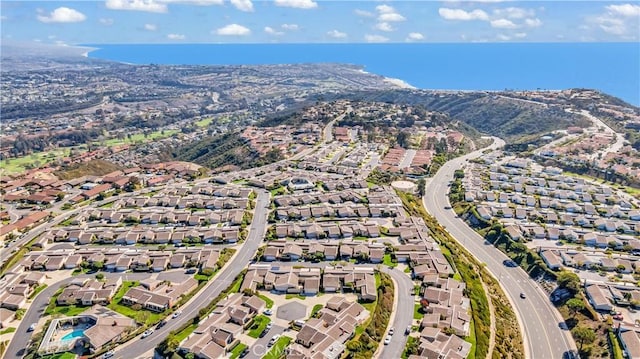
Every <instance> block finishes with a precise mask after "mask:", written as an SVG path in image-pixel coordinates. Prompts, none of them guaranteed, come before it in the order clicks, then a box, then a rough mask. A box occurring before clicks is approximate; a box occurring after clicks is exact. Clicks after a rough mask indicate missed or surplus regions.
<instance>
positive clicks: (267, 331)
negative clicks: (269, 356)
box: [260, 328, 269, 338]
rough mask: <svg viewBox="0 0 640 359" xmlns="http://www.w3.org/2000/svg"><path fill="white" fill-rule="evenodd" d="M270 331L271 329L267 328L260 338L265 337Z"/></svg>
mask: <svg viewBox="0 0 640 359" xmlns="http://www.w3.org/2000/svg"><path fill="white" fill-rule="evenodd" d="M267 333H269V329H267V328H265V329H264V330H263V331H262V332H260V338H263V337H264V336H265V335H267Z"/></svg>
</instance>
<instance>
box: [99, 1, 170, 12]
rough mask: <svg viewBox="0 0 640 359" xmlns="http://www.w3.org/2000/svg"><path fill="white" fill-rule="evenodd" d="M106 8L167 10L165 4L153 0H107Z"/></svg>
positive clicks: (150, 10) (148, 10) (147, 10)
mask: <svg viewBox="0 0 640 359" xmlns="http://www.w3.org/2000/svg"><path fill="white" fill-rule="evenodd" d="M105 6H106V7H107V9H111V10H131V11H146V12H158V13H163V12H167V5H166V4H162V3H159V2H154V1H153V0H107V1H106V2H105Z"/></svg>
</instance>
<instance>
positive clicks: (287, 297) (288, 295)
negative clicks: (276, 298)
mask: <svg viewBox="0 0 640 359" xmlns="http://www.w3.org/2000/svg"><path fill="white" fill-rule="evenodd" d="M284 298H285V299H293V298H298V299H301V300H305V299H307V297H305V296H304V295H302V294H287V295H285V296H284Z"/></svg>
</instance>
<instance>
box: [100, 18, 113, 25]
mask: <svg viewBox="0 0 640 359" xmlns="http://www.w3.org/2000/svg"><path fill="white" fill-rule="evenodd" d="M98 22H100V23H101V24H102V25H104V26H111V25H113V19H109V18H102V19H100V20H98Z"/></svg>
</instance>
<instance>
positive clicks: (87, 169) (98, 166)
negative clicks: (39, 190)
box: [55, 160, 122, 180]
mask: <svg viewBox="0 0 640 359" xmlns="http://www.w3.org/2000/svg"><path fill="white" fill-rule="evenodd" d="M121 169H122V168H120V167H119V166H117V165H115V164H113V163H111V162H108V161H105V160H91V161H89V162H86V163H76V164H73V165H71V166H69V167H63V168H62V169H61V170H60V171H57V172H55V175H56V176H58V178H60V179H63V180H68V179H73V178H78V177H82V176H104V175H106V174H107V173H111V172H114V171H117V170H121Z"/></svg>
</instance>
